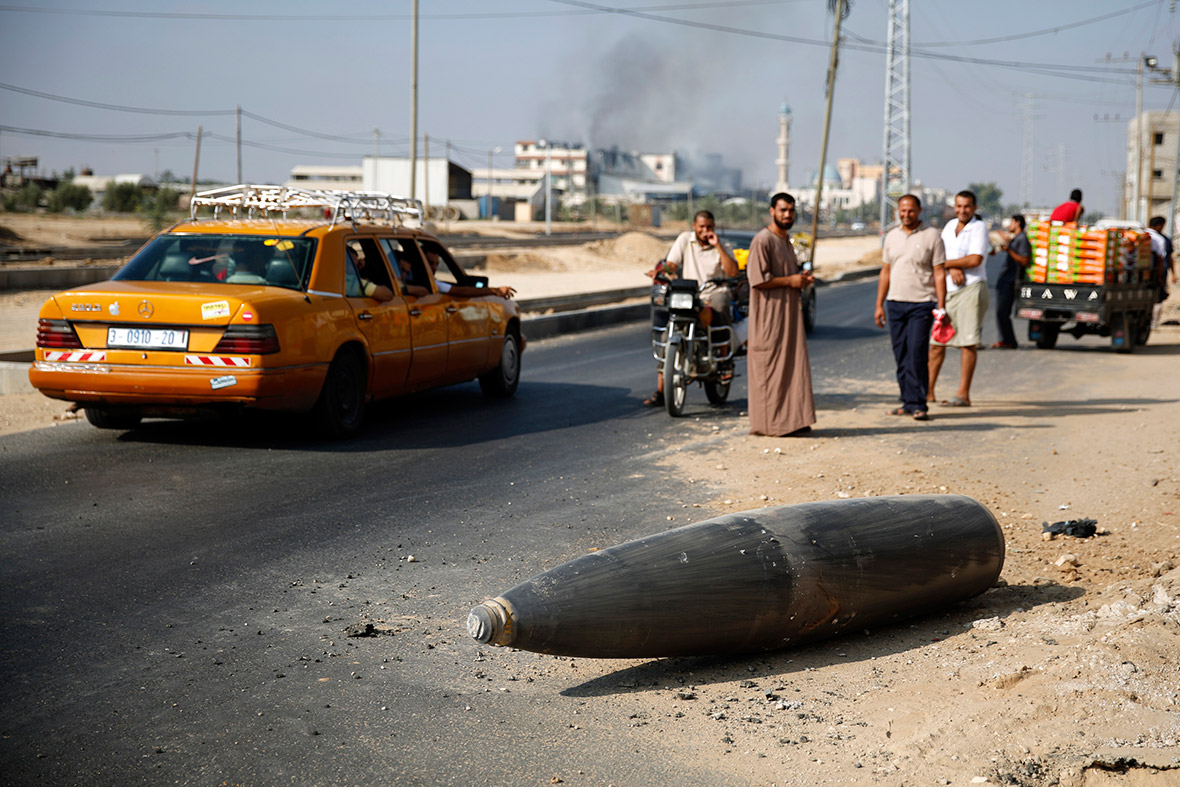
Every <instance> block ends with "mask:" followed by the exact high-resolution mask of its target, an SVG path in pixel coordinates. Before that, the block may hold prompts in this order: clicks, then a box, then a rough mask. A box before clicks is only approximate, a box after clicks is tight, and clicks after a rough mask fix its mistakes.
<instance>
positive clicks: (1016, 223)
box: [992, 213, 1032, 350]
mask: <svg viewBox="0 0 1180 787" xmlns="http://www.w3.org/2000/svg"><path fill="white" fill-rule="evenodd" d="M1008 221H1009V224H1008V231H1009V232H1011V233H1012V237H1011V238H1010V239H1009V240H1008V242H1007V243H1005V244H1004V245H1003V246H1001V247H1000V251H1002V252H1004V254H1005V256H1004V260H1003V267H1001V268H1000V278H998V279H997V280H996V328H998V329H999V331H1000V340H999V341H998V342H996V343H995V344H993V345H992V349H993V350H1015V349H1016V346H1017V345H1016V332H1015V331H1014V330H1013V329H1012V303H1013V302H1014V301H1015V300H1016V283H1017V282H1018V281H1019V280H1020V272H1021V271H1023V270H1024V268H1025V266H1026V265H1028V261H1029V259H1030V258H1031V257H1032V246H1031V245H1029V242H1028V236H1027V235H1025V234H1024V226H1025V224H1024V216H1022V215H1021V214H1019V213H1017V214H1016V215H1015V216H1013V217H1012V218H1011V219H1009V220H1008Z"/></svg>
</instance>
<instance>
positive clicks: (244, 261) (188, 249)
mask: <svg viewBox="0 0 1180 787" xmlns="http://www.w3.org/2000/svg"><path fill="white" fill-rule="evenodd" d="M315 244H316V242H315V240H313V239H311V238H283V237H267V236H265V235H160V236H159V237H157V238H155V239H153V240H152V242H151V243H149V244H148V245H147V246H145V247H144V248H143V249H141V250H140V251H139V252H138V253H137V254H136V255H135V256H134V257H132V258H131V259H130V260H129V261H128V262H127V264H126V265H124V266H123V267H122V268H121V269H120V270H119V272H118V273H116V274H115V276H114V278H115V279H116V280H121V281H191V282H201V283H207V284H254V285H266V286H271V287H285V288H286V289H289V290H305V289H307V283H308V280H309V279H310V277H311V262H312V259H313V258H314V257H315Z"/></svg>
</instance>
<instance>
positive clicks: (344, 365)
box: [312, 350, 365, 439]
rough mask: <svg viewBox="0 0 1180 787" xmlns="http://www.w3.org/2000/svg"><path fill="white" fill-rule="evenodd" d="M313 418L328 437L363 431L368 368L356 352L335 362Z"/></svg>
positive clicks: (350, 434) (347, 352) (334, 359)
mask: <svg viewBox="0 0 1180 787" xmlns="http://www.w3.org/2000/svg"><path fill="white" fill-rule="evenodd" d="M312 418H313V419H314V420H315V423H316V426H317V428H318V429H319V431H320V433H321V434H323V435H324V436H325V437H329V438H336V439H340V438H345V437H352V436H353V435H355V434H356V433H357V432H358V431H360V428H361V422H362V421H363V420H364V418H365V366H364V364H363V363H362V362H361V359H360V358H359V357H357V354H356V353H354V352H349V351H347V350H346V351H344V352H341V353H338V354H337V355H336V357H335V358H333V359H332V364H331V366H329V367H328V376H327V378H326V379H325V380H324V388H323V390H322V391H320V398H319V399H318V400H317V401H316V403H315V409H314V410H313V411H312Z"/></svg>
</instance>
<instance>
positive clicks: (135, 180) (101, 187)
mask: <svg viewBox="0 0 1180 787" xmlns="http://www.w3.org/2000/svg"><path fill="white" fill-rule="evenodd" d="M73 183H74V185H75V186H85V187H86V188H88V189H90V193H91V194H92V195H94V201H93V202H91V203H90V210H92V211H96V210H101V209H102V198H103V196H105V195H106V193H107V190H108V189H110V187H111V186H114V185H123V184H124V183H130V184H132V185H135V186H139V187H140V188H142V189H144V190H145V191H151V192H155V191H156V189H158V188H159V185H158V184H157V183H156V181H155V180H153V179H152V178H150V177H148V176H147V175H141V174H138V173H125V174H122V175H89V174H88V175H75V176H74V181H73Z"/></svg>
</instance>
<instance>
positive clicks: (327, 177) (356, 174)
mask: <svg viewBox="0 0 1180 787" xmlns="http://www.w3.org/2000/svg"><path fill="white" fill-rule="evenodd" d="M283 185H284V186H291V187H294V188H301V189H330V190H338V191H360V190H362V189H363V188H364V172H363V168H362V167H358V166H327V165H323V164H300V165H298V166H296V167H292V168H291V177H290V178H289V179H288V180H287V182H286V183H284V184H283Z"/></svg>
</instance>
